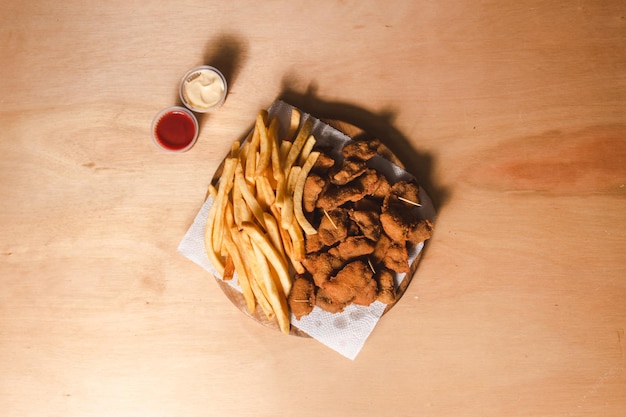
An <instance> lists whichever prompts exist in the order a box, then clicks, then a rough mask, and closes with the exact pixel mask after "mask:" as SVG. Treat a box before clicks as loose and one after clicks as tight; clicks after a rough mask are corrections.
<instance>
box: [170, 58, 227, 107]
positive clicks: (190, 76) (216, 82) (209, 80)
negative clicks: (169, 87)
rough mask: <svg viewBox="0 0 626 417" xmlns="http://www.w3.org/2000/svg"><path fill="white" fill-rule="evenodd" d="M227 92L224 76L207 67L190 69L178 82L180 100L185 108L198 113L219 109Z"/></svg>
mask: <svg viewBox="0 0 626 417" xmlns="http://www.w3.org/2000/svg"><path fill="white" fill-rule="evenodd" d="M227 91H228V86H227V84H226V78H224V75H223V74H222V73H221V72H220V71H219V70H218V69H217V68H214V67H211V66H209V65H202V66H199V67H195V68H192V69H190V70H189V71H187V73H186V74H185V76H184V77H183V79H182V80H181V81H180V90H179V93H180V99H181V100H182V102H183V104H184V105H185V107H187V108H189V109H190V110H193V111H195V112H198V113H207V112H210V111H212V110H215V109H217V108H219V107H221V106H222V104H224V100H226V92H227Z"/></svg>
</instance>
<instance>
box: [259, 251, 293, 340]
mask: <svg viewBox="0 0 626 417" xmlns="http://www.w3.org/2000/svg"><path fill="white" fill-rule="evenodd" d="M252 249H253V250H254V255H255V257H256V260H257V264H258V265H259V273H258V274H257V277H259V278H260V279H261V282H259V286H260V287H261V289H262V290H264V293H265V296H266V297H267V301H269V303H270V305H271V306H272V310H273V311H274V314H276V321H278V326H279V327H280V330H281V331H282V332H283V333H289V314H288V310H287V309H286V308H285V305H284V303H281V299H283V300H284V299H286V298H287V296H286V295H285V294H283V293H282V289H280V288H279V286H280V283H279V282H278V283H277V282H276V281H275V280H274V279H273V274H272V271H271V270H270V265H269V264H268V260H267V259H266V258H265V252H264V251H263V249H261V247H260V246H259V244H258V243H257V242H256V241H255V240H254V239H252Z"/></svg>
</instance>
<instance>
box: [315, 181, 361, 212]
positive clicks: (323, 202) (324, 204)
mask: <svg viewBox="0 0 626 417" xmlns="http://www.w3.org/2000/svg"><path fill="white" fill-rule="evenodd" d="M364 196H365V193H364V191H363V185H362V184H361V183H359V182H358V181H356V180H355V181H351V182H349V183H348V184H346V185H330V186H329V187H328V188H327V189H326V190H325V191H324V192H323V193H322V194H321V195H320V197H319V199H318V200H317V203H316V207H318V208H321V209H323V210H326V211H330V210H333V209H335V208H337V207H339V206H341V205H343V204H345V203H347V202H349V201H353V202H354V201H359V200H360V199H362V198H363V197H364Z"/></svg>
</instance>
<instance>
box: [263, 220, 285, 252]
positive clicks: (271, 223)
mask: <svg viewBox="0 0 626 417" xmlns="http://www.w3.org/2000/svg"><path fill="white" fill-rule="evenodd" d="M263 217H265V225H266V226H267V234H268V236H269V237H270V240H271V242H272V245H274V247H275V248H276V250H277V251H278V252H279V253H280V254H281V255H283V257H284V254H285V248H284V247H283V240H282V238H281V237H280V230H279V227H278V223H276V219H275V218H274V216H273V215H271V214H270V213H263Z"/></svg>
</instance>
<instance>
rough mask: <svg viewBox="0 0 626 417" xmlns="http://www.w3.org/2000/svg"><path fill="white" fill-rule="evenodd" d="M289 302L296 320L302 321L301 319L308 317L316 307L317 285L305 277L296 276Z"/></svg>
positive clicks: (288, 298)
mask: <svg viewBox="0 0 626 417" xmlns="http://www.w3.org/2000/svg"><path fill="white" fill-rule="evenodd" d="M287 302H288V303H289V308H290V309H291V312H292V313H293V314H294V315H295V316H296V319H297V320H300V317H302V316H306V315H307V314H309V313H310V312H311V311H313V307H315V285H313V283H312V282H311V281H310V280H309V279H307V278H306V277H305V276H303V275H298V276H296V278H295V280H294V281H293V285H292V286H291V292H290V293H289V297H287Z"/></svg>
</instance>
